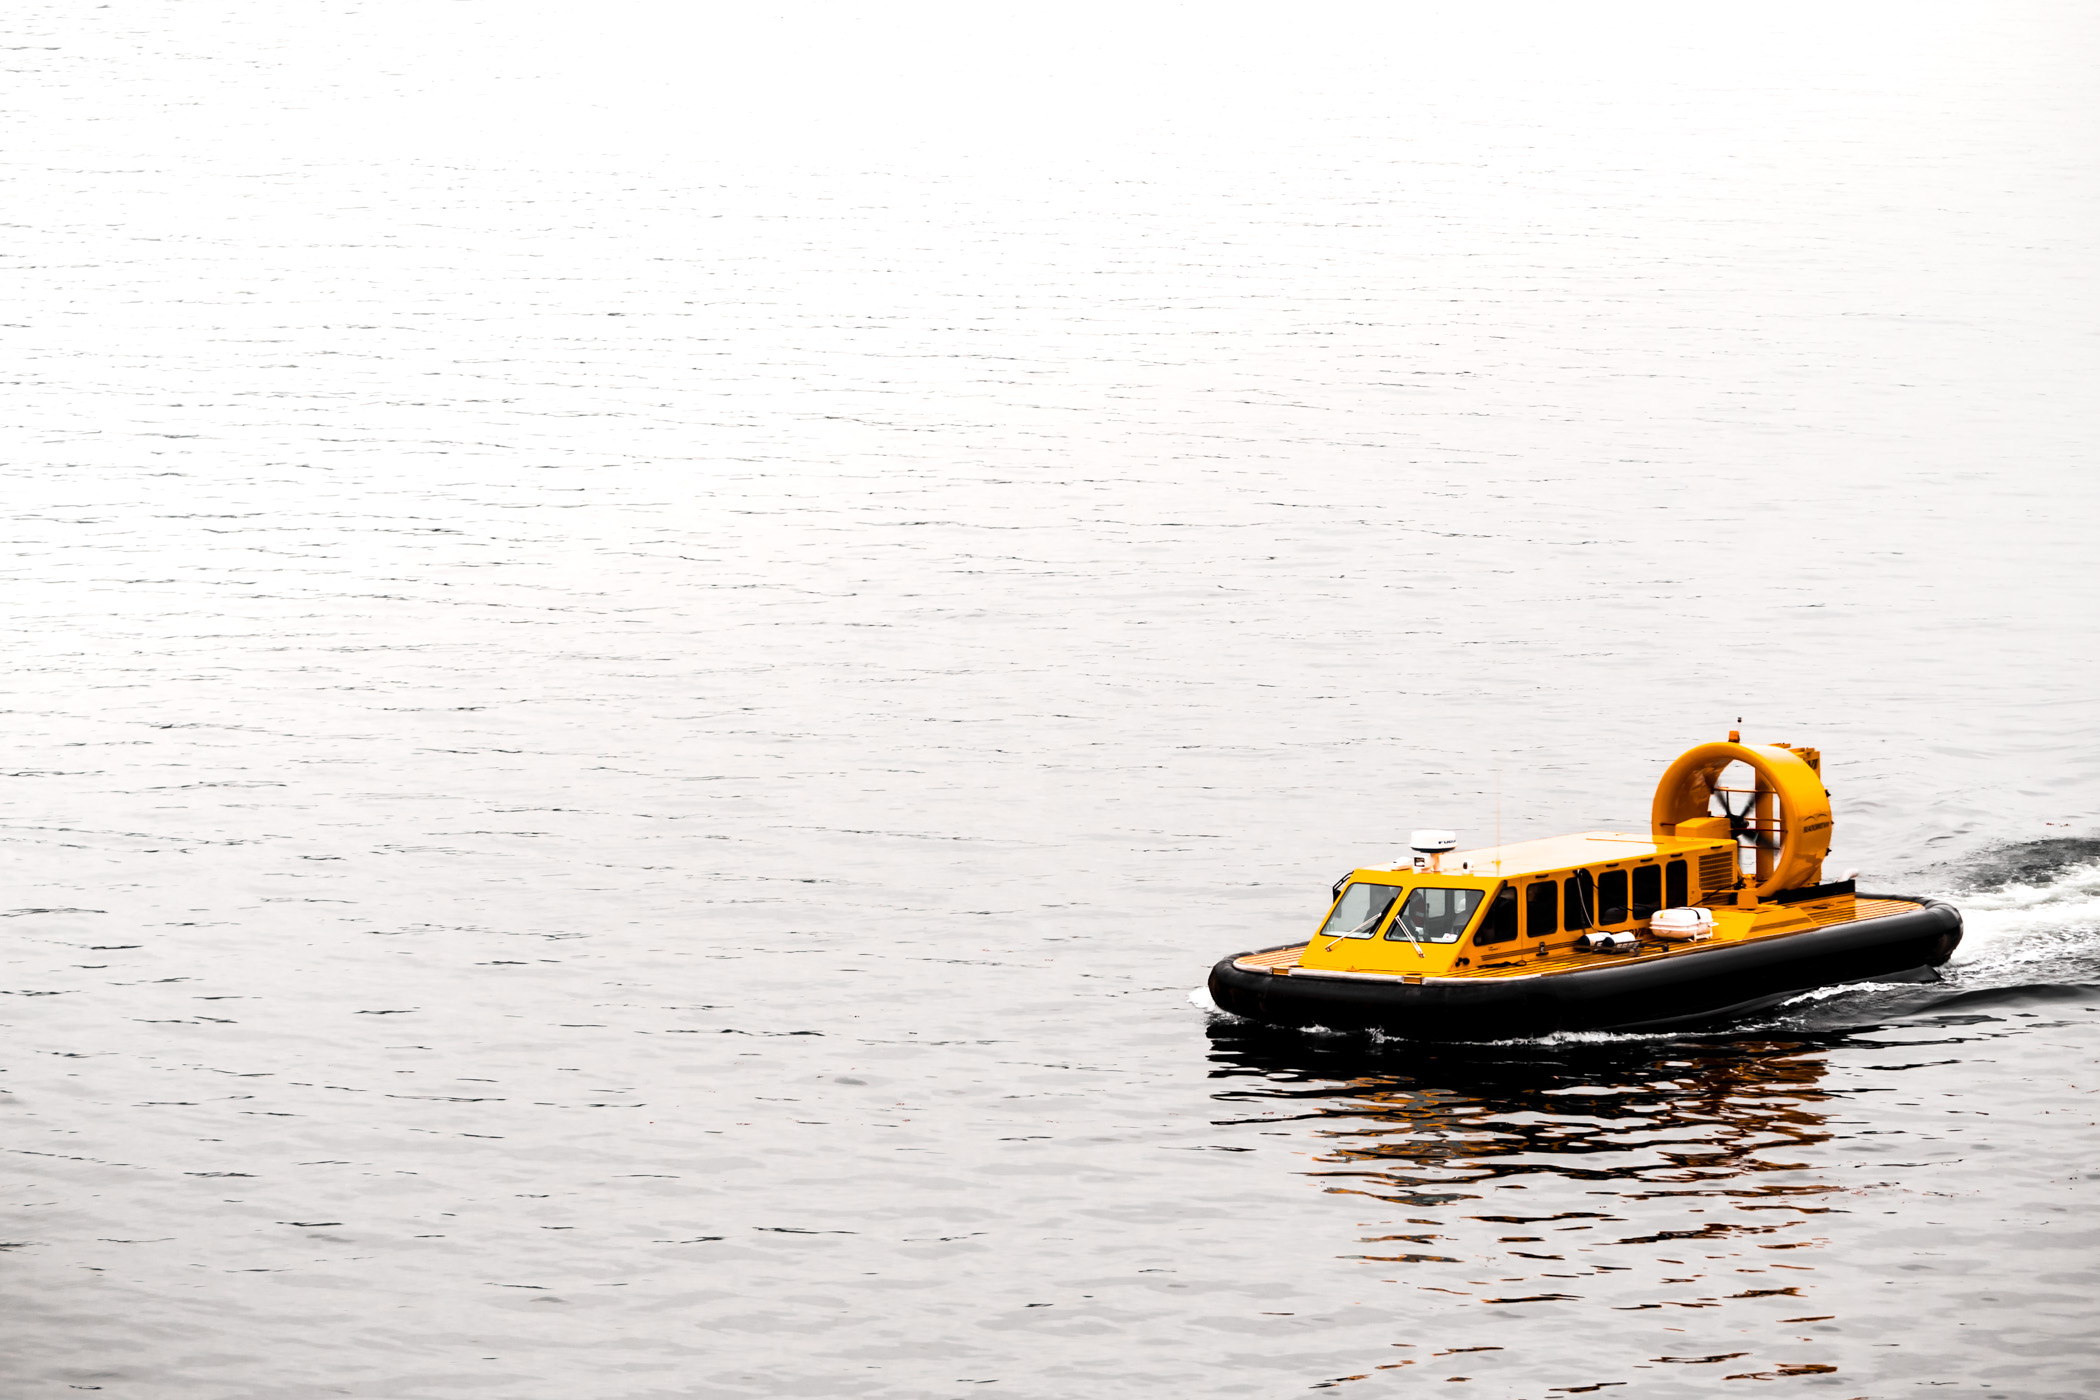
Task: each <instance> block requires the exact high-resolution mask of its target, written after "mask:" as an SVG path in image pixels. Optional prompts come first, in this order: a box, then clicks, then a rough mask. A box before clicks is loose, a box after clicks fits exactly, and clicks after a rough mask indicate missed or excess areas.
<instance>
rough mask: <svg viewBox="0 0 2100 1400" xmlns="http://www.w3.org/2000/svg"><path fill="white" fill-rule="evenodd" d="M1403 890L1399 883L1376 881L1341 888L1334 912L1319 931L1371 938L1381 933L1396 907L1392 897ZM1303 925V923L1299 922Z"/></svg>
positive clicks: (1347, 936) (1327, 934) (1328, 933)
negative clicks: (1386, 920)
mask: <svg viewBox="0 0 2100 1400" xmlns="http://www.w3.org/2000/svg"><path fill="white" fill-rule="evenodd" d="M1399 893H1400V887H1399V886H1398V885H1373V884H1369V883H1362V882H1360V883H1358V884H1354V885H1351V886H1350V887H1349V888H1348V889H1346V890H1343V891H1342V897H1341V898H1340V899H1339V900H1337V901H1336V902H1335V906H1334V912H1333V913H1332V914H1329V915H1328V916H1327V922H1326V924H1325V925H1324V926H1322V927H1321V929H1320V932H1321V934H1322V935H1324V936H1327V937H1330V938H1331V937H1336V936H1339V937H1342V938H1371V937H1375V936H1376V935H1377V933H1378V926H1379V925H1380V924H1382V923H1384V922H1385V916H1386V912H1387V911H1388V910H1390V909H1391V908H1392V907H1393V897H1394V896H1395V895H1397V894H1399ZM1299 927H1300V928H1303V927H1304V925H1303V924H1300V925H1299Z"/></svg>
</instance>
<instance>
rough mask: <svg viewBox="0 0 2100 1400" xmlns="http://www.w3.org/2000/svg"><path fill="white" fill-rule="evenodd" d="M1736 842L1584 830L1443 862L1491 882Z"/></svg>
mask: <svg viewBox="0 0 2100 1400" xmlns="http://www.w3.org/2000/svg"><path fill="white" fill-rule="evenodd" d="M1732 844H1734V843H1733V842H1730V841H1728V840H1726V839H1725V838H1723V839H1721V840H1716V839H1714V838H1712V837H1706V838H1703V839H1699V838H1691V837H1683V836H1654V835H1651V834H1649V833H1647V832H1640V833H1635V832H1631V831H1583V832H1578V833H1576V834H1575V835H1573V836H1548V837H1544V838H1543V839H1541V840H1537V841H1514V842H1511V843H1510V844H1508V845H1506V846H1483V847H1481V848H1480V849H1479V850H1474V851H1453V852H1452V853H1451V854H1449V855H1447V856H1445V857H1444V870H1445V872H1446V873H1447V874H1448V873H1451V872H1454V871H1456V870H1458V869H1459V866H1460V864H1461V862H1469V863H1470V864H1471V866H1472V873H1473V874H1475V875H1485V876H1489V877H1493V876H1497V875H1503V876H1508V875H1529V874H1532V873H1534V872H1540V871H1547V870H1566V869H1567V868H1568V867H1570V866H1575V865H1597V864H1600V863H1602V862H1605V861H1616V860H1639V859H1641V858H1642V857H1644V856H1682V855H1686V854H1689V853H1691V852H1693V851H1704V850H1712V849H1713V848H1715V847H1716V846H1722V845H1732Z"/></svg>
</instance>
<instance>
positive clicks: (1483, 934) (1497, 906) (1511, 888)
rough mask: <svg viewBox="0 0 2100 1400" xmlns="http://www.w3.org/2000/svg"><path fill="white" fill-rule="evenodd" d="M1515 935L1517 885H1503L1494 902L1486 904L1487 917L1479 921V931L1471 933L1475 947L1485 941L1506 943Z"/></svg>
mask: <svg viewBox="0 0 2100 1400" xmlns="http://www.w3.org/2000/svg"><path fill="white" fill-rule="evenodd" d="M1516 936H1517V887H1516V886H1515V885H1504V886H1503V887H1502V889H1501V891H1500V892H1499V893H1498V894H1496V896H1495V902H1494V903H1493V904H1490V905H1489V906H1488V912H1487V917H1486V918H1485V919H1482V920H1481V921H1480V932H1478V933H1476V934H1474V935H1473V942H1474V945H1475V946H1476V947H1477V946H1479V945H1481V944H1486V943H1507V942H1509V941H1510V940H1511V939H1512V938H1515V937H1516Z"/></svg>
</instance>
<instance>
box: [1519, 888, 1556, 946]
mask: <svg viewBox="0 0 2100 1400" xmlns="http://www.w3.org/2000/svg"><path fill="white" fill-rule="evenodd" d="M1559 903H1560V886H1559V885H1557V884H1555V883H1554V882H1553V881H1551V880H1544V881H1541V882H1540V883H1538V884H1536V885H1533V886H1531V887H1530V888H1528V889H1526V890H1525V891H1524V932H1526V933H1528V934H1530V935H1531V936H1532V937H1533V938H1544V937H1545V936H1546V935H1547V934H1549V933H1553V932H1556V931H1558V929H1559V927H1560V925H1559V924H1558V923H1556V922H1555V921H1554V918H1553V916H1554V914H1555V912H1556V906H1557V905H1559Z"/></svg>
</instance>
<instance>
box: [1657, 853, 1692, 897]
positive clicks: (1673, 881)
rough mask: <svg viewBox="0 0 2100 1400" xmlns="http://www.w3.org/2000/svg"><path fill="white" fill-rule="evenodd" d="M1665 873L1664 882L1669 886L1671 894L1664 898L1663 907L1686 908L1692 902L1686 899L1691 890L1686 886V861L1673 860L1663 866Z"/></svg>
mask: <svg viewBox="0 0 2100 1400" xmlns="http://www.w3.org/2000/svg"><path fill="white" fill-rule="evenodd" d="M1663 875H1664V883H1665V884H1667V885H1668V886H1669V895H1668V897H1667V898H1665V899H1664V900H1663V908H1665V909H1682V908H1684V906H1685V905H1686V904H1687V903H1689V902H1690V901H1689V900H1687V899H1686V895H1687V894H1688V893H1689V891H1688V890H1687V888H1686V884H1687V882H1686V880H1685V872H1684V862H1683V861H1681V860H1673V861H1671V862H1670V863H1669V864H1668V865H1666V866H1664V867H1663Z"/></svg>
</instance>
